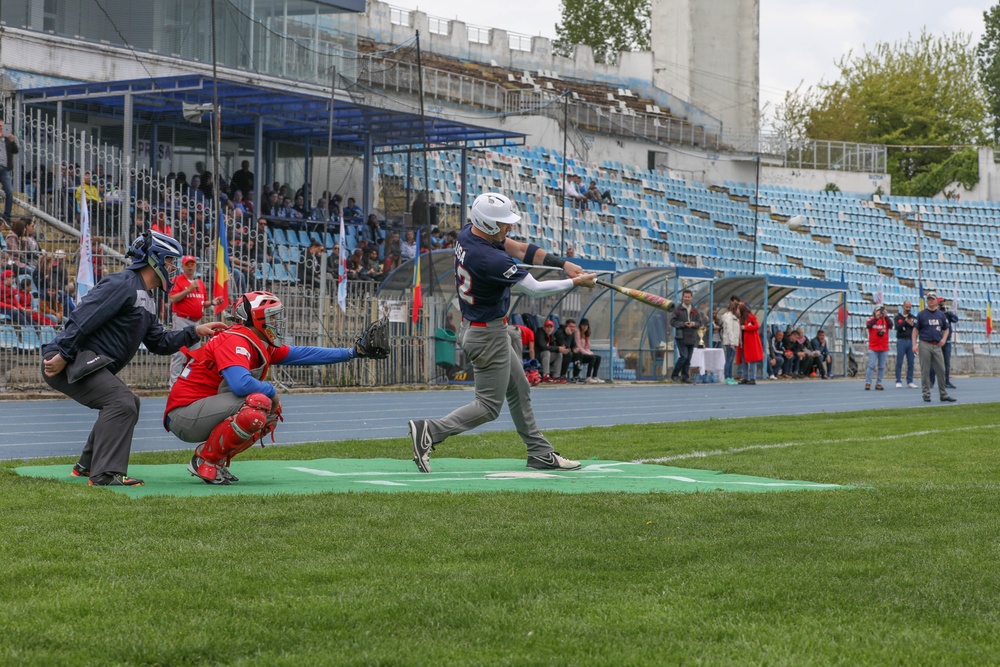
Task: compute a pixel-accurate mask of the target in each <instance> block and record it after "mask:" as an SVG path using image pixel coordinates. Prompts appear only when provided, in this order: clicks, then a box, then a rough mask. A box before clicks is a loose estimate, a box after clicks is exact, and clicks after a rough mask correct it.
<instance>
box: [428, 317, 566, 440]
mask: <svg viewBox="0 0 1000 667" xmlns="http://www.w3.org/2000/svg"><path fill="white" fill-rule="evenodd" d="M461 343H462V349H463V350H464V351H465V355H466V356H467V357H468V358H469V359H470V360H471V361H472V368H473V370H474V371H475V374H476V375H475V382H476V400H474V401H473V402H472V403H469V404H468V405H464V406H462V407H460V408H459V409H457V410H455V411H454V412H452V413H451V414H450V415H448V416H447V417H444V418H443V419H432V420H428V422H427V428H428V430H429V431H430V434H431V439H432V440H433V441H434V443H435V444H437V443H439V442H441V441H443V440H444V439H445V438H447V437H448V436H451V435H455V434H457V433H464V432H465V431H468V430H470V429H473V428H475V427H477V426H479V425H480V424H485V423H486V422H491V421H493V420H494V419H496V418H497V417H498V416H499V415H500V408H502V407H503V402H504V397H506V399H507V405H508V407H509V408H510V416H511V419H513V420H514V427H515V428H516V429H517V434H518V435H519V436H521V440H523V441H524V444H525V445H527V447H528V455H529V456H544V455H546V454H548V453H549V452H551V451H552V445H551V443H549V441H548V440H546V439H545V436H543V435H542V434H541V432H539V430H538V425H537V424H536V423H535V413H534V412H533V411H532V409H531V395H530V391H531V385H530V384H528V378H527V377H525V375H524V363H523V361H522V359H521V331H520V329H518V328H517V327H509V326H507V325H506V324H504V322H503V320H494V321H492V322H487V323H486V326H485V327H472V326H469V325H468V323H465V322H463V323H462V333H461Z"/></svg>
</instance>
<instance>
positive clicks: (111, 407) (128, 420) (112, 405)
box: [42, 354, 944, 477]
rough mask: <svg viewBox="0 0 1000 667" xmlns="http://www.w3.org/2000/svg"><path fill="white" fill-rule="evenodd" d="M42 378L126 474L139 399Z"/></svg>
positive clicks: (94, 462) (93, 467) (123, 390)
mask: <svg viewBox="0 0 1000 667" xmlns="http://www.w3.org/2000/svg"><path fill="white" fill-rule="evenodd" d="M46 356H51V354H50V355H46ZM42 377H43V378H45V383H46V384H48V385H49V386H50V387H52V388H53V389H55V390H56V391H58V392H60V393H62V394H66V395H67V396H69V397H70V398H72V399H73V400H74V401H76V402H77V403H79V404H81V405H86V406H87V407H88V408H90V409H92V410H99V411H100V412H99V413H98V415H97V422H96V423H95V424H94V428H93V429H91V431H90V435H89V436H87V444H86V445H84V446H83V452H82V453H81V454H80V465H81V466H83V467H84V468H87V469H89V470H90V475H91V476H92V477H94V476H97V475H99V474H101V473H105V472H120V473H122V474H125V473H127V472H128V457H129V454H130V453H131V452H132V431H134V430H135V425H136V422H138V421H139V397H138V396H136V395H135V394H133V393H132V390H131V389H129V388H128V387H126V386H125V383H124V382H122V381H121V380H119V379H118V376H116V375H115V374H114V373H112V372H111V371H109V370H108V369H107V368H102V369H100V370H98V371H94V372H93V373H91V374H90V375H87V376H85V377H82V378H80V379H79V380H77V381H76V382H74V383H73V384H70V383H69V380H67V379H66V371H63V372H61V373H59V374H58V375H55V376H53V377H49V376H48V375H45V372H44V368H43V372H42ZM941 377H944V376H943V375H942V376H941Z"/></svg>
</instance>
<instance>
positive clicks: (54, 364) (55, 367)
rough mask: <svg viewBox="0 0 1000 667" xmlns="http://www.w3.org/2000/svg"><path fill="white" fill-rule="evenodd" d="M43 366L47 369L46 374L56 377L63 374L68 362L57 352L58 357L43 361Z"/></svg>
mask: <svg viewBox="0 0 1000 667" xmlns="http://www.w3.org/2000/svg"><path fill="white" fill-rule="evenodd" d="M42 366H44V367H45V374H46V375H47V376H49V377H54V376H56V375H59V374H60V373H62V372H63V370H64V369H65V368H66V360H65V359H63V356H62V355H61V354H59V353H58V352H57V353H56V356H54V357H52V358H51V359H46V360H45V361H43V362H42Z"/></svg>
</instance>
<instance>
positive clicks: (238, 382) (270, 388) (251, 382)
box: [222, 366, 278, 398]
mask: <svg viewBox="0 0 1000 667" xmlns="http://www.w3.org/2000/svg"><path fill="white" fill-rule="evenodd" d="M222 377H224V378H225V379H226V382H227V383H228V384H229V388H230V389H231V390H232V392H233V393H234V394H235V395H237V396H249V395H250V394H256V393H260V394H264V395H265V396H267V397H268V398H274V397H275V395H277V393H278V390H277V389H275V388H274V385H273V384H271V383H270V382H261V381H260V380H258V379H257V378H255V377H254V376H252V375H250V371H248V370H247V369H246V368H244V367H243V366H230V367H229V368H223V369H222Z"/></svg>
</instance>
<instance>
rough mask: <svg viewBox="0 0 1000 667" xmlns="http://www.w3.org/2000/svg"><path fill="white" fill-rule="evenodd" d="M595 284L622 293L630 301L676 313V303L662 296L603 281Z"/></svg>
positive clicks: (597, 281) (596, 281)
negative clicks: (633, 300)
mask: <svg viewBox="0 0 1000 667" xmlns="http://www.w3.org/2000/svg"><path fill="white" fill-rule="evenodd" d="M594 282H595V283H597V284H598V285H600V286H601V287H607V288H608V289H613V290H614V291H616V292H620V293H622V294H624V295H625V296H627V297H629V298H630V299H635V300H636V301H639V302H641V303H644V304H646V305H647V306H652V307H653V308H659V309H660V310H665V311H667V312H668V313H672V312H674V302H673V301H671V300H670V299H664V298H663V297H662V296H657V295H655V294H650V293H649V292H643V291H642V290H637V289H632V288H631V287H622V286H621V285H615V284H614V283H609V282H605V281H603V280H595V281H594Z"/></svg>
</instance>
